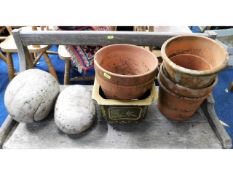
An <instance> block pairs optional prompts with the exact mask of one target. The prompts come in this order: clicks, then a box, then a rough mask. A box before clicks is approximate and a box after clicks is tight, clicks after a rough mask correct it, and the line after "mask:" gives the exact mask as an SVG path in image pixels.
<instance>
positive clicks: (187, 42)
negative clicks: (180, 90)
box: [161, 35, 228, 89]
mask: <svg viewBox="0 0 233 175" xmlns="http://www.w3.org/2000/svg"><path fill="white" fill-rule="evenodd" d="M161 55H162V58H163V60H164V67H165V69H166V71H167V72H168V76H169V78H170V79H171V80H172V81H174V82H176V83H178V84H180V85H182V86H185V87H189V88H197V89H198V88H204V87H207V86H210V84H211V83H212V82H213V81H214V80H215V77H216V73H217V72H219V71H220V70H221V69H223V68H224V67H225V66H226V65H227V61H228V54H227V52H226V50H225V49H224V48H223V47H222V46H221V45H220V44H218V43H217V42H216V41H214V40H212V39H209V38H207V37H202V36H194V35H189V36H188V35H187V36H177V37H173V38H170V39H169V40H167V41H166V42H165V43H164V44H163V46H162V48H161Z"/></svg>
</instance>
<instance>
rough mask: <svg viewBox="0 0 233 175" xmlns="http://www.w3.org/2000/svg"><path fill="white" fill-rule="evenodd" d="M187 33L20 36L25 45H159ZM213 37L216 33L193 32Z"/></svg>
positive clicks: (33, 33)
mask: <svg viewBox="0 0 233 175" xmlns="http://www.w3.org/2000/svg"><path fill="white" fill-rule="evenodd" d="M182 34H183V35H184V34H187V33H168V32H160V33H158V32H122V31H118V32H116V31H21V32H20V37H21V39H22V42H23V44H24V45H31V44H61V45H67V44H71V45H108V44H114V43H115V44H116V43H117V44H121V43H128V44H136V45H143V46H144V45H147V46H150V45H152V46H157V47H161V45H162V44H163V43H164V41H166V40H167V39H169V38H170V37H173V36H177V35H182ZM192 35H199V36H207V37H213V35H214V34H209V33H201V34H192Z"/></svg>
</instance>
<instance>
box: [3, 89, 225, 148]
mask: <svg viewBox="0 0 233 175" xmlns="http://www.w3.org/2000/svg"><path fill="white" fill-rule="evenodd" d="M85 87H86V88H88V89H89V90H90V91H91V89H92V86H85ZM3 148H5V149H8V148H222V145H221V143H220V141H219V139H218V138H217V137H216V135H215V133H214V132H213V130H212V128H211V127H210V125H209V122H208V120H207V119H206V117H205V115H204V113H203V112H202V110H201V109H199V111H198V112H196V113H195V115H194V117H193V118H192V119H190V120H188V121H185V122H182V123H177V122H173V121H170V120H168V119H166V118H165V117H164V116H163V115H162V114H161V113H160V112H159V111H158V109H157V107H156V102H154V103H153V104H152V105H151V106H149V109H148V114H147V117H146V118H145V119H144V120H142V121H141V122H139V123H135V124H126V125H119V124H114V125H110V124H108V123H107V122H106V121H105V120H104V119H103V118H102V116H101V115H100V111H99V108H97V119H96V122H95V124H94V125H93V126H92V127H91V128H90V129H89V130H87V131H86V132H84V133H82V134H80V135H76V136H68V135H66V134H64V133H62V132H61V131H59V130H58V129H57V127H56V125H55V123H54V119H53V114H51V115H50V117H49V118H47V119H46V120H43V121H41V122H36V123H31V124H24V123H20V124H19V125H18V127H17V128H16V130H15V131H14V132H13V134H12V135H11V137H10V138H9V139H8V140H7V141H6V142H5V144H4V145H3Z"/></svg>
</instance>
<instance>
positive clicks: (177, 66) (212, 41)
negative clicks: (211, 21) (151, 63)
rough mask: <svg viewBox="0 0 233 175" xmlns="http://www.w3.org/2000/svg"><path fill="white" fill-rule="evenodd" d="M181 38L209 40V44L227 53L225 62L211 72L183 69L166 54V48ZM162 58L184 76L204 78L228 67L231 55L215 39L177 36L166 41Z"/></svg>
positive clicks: (162, 48)
mask: <svg viewBox="0 0 233 175" xmlns="http://www.w3.org/2000/svg"><path fill="white" fill-rule="evenodd" d="M181 37H193V38H202V39H204V40H208V41H209V42H211V43H213V44H214V45H218V46H219V47H220V48H221V49H222V50H223V52H224V53H225V58H226V59H225V60H224V62H223V64H221V65H220V66H217V67H215V68H213V69H211V70H203V71H197V70H191V69H187V68H184V67H181V66H179V65H177V64H175V63H174V62H172V61H171V60H170V59H169V58H168V57H167V54H166V51H165V49H166V46H167V45H168V44H169V43H170V42H171V41H173V40H176V39H177V38H181ZM161 56H162V58H163V59H164V61H165V62H167V64H168V65H169V66H171V67H172V68H173V69H175V70H176V71H179V72H182V73H184V74H188V75H194V76H203V75H211V74H214V73H216V72H218V71H219V70H221V69H223V68H224V67H226V65H227V62H228V59H229V55H228V53H227V52H226V50H225V48H224V47H223V46H222V45H220V44H219V43H217V42H216V41H215V40H213V39H210V38H208V37H205V36H197V35H179V36H175V37H172V38H170V39H168V40H167V41H165V42H164V43H163V45H162V47H161Z"/></svg>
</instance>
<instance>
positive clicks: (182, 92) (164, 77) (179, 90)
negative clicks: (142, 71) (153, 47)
mask: <svg viewBox="0 0 233 175" xmlns="http://www.w3.org/2000/svg"><path fill="white" fill-rule="evenodd" d="M158 78H159V80H160V81H161V83H162V84H163V85H164V86H165V87H166V88H167V89H168V90H170V91H172V92H173V93H175V94H177V95H179V96H182V97H192V98H195V97H196V98H198V97H204V96H206V95H208V94H210V93H211V91H212V89H213V87H214V86H215V85H216V84H217V82H218V78H217V77H216V78H215V80H214V81H213V82H212V83H211V84H210V85H209V86H208V87H205V88H201V89H191V88H187V87H184V86H181V85H179V84H177V83H174V82H173V81H172V80H170V79H169V78H168V74H167V72H166V70H165V69H164V68H163V65H161V66H160V71H159V75H158Z"/></svg>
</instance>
